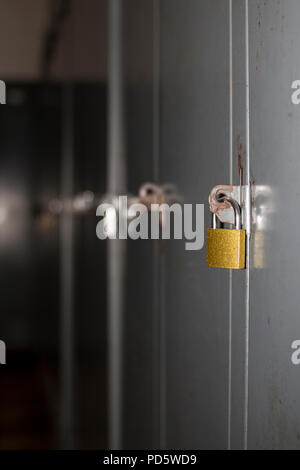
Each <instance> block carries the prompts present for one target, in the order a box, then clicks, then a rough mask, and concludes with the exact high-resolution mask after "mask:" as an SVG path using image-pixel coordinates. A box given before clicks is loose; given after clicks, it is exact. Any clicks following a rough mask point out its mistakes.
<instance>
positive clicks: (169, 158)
mask: <svg viewBox="0 0 300 470" xmlns="http://www.w3.org/2000/svg"><path fill="white" fill-rule="evenodd" d="M224 18H226V19H228V21H224ZM160 69H161V127H160V135H161V153H160V175H161V178H162V180H163V181H171V182H172V183H174V184H176V186H177V187H178V190H179V192H180V193H181V194H182V196H183V198H184V201H185V202H192V203H206V201H207V195H208V194H209V191H210V189H211V187H213V186H214V185H215V184H216V181H228V172H229V169H228V162H229V151H228V149H229V148H230V145H229V126H228V116H229V115H230V103H229V98H228V93H227V90H228V89H229V3H228V2H223V1H218V0H217V1H214V2H213V3H212V2H211V1H206V0H204V1H201V2H199V0H187V1H186V0H184V1H183V0H164V1H162V2H161V67H160ZM224 90H226V92H224ZM216 136H217V138H216ZM208 155H213V156H214V157H213V158H210V157H209V158H208ZM209 224H210V214H209V211H208V209H207V211H206V226H209ZM162 256H163V257H164V263H165V266H164V268H165V269H164V270H165V276H164V278H163V283H162V280H161V285H162V289H163V291H164V297H165V302H164V309H165V318H166V329H165V332H166V361H165V369H164V376H165V394H166V417H165V419H166V437H165V445H166V447H167V448H171V449H172V448H173V449H177V448H200V449H201V448H204V449H210V448H226V447H227V439H228V424H227V421H228V371H229V370H228V356H227V354H224V351H227V350H228V340H229V323H228V321H229V320H228V304H229V288H228V286H229V276H228V273H227V272H226V271H213V272H209V271H208V269H207V268H206V266H205V264H206V263H205V249H204V250H202V251H200V252H197V253H194V254H190V253H188V252H186V251H185V250H184V246H183V245H182V244H181V242H180V241H169V242H167V243H166V247H165V252H164V254H163V255H162ZM208 292H211V293H212V292H213V294H212V295H207V293H208ZM208 358H209V359H208Z"/></svg>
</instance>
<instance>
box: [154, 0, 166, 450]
mask: <svg viewBox="0 0 300 470" xmlns="http://www.w3.org/2000/svg"><path fill="white" fill-rule="evenodd" d="M160 47H161V41H160V0H153V174H154V180H155V183H159V182H160V170H159V162H160V59H161V57H160V56H161V54H160ZM154 272H155V283H154V291H155V300H154V312H153V334H154V337H155V339H153V343H154V344H153V346H154V348H155V353H154V361H155V364H156V365H155V369H156V373H155V380H154V382H155V383H154V388H155V397H156V405H155V409H156V413H155V417H154V420H153V421H154V423H153V429H154V436H153V441H154V442H158V443H159V448H160V449H163V448H164V447H165V427H166V424H165V311H164V298H163V289H162V286H163V285H164V283H163V273H164V272H163V259H162V258H161V255H160V254H159V251H158V246H157V244H156V246H154ZM155 430H156V431H158V432H155ZM157 434H158V438H157ZM155 447H156V446H155Z"/></svg>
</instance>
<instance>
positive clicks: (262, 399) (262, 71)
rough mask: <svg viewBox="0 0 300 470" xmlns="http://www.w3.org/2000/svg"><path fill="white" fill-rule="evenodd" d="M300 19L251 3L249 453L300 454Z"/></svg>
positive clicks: (282, 5)
mask: <svg viewBox="0 0 300 470" xmlns="http://www.w3.org/2000/svg"><path fill="white" fill-rule="evenodd" d="M299 16H300V2H299V1H297V0H280V1H275V0H271V1H268V2H263V1H254V2H252V1H251V2H249V23H250V25H251V28H250V59H251V61H250V96H251V105H250V137H251V148H252V153H251V170H252V173H253V178H254V180H255V184H256V185H257V186H260V190H259V191H257V193H256V196H255V200H254V206H255V212H256V227H255V230H254V236H253V238H252V241H251V255H252V261H251V271H250V315H251V317H250V350H249V426H248V447H249V448H250V449H252V448H256V449H261V448H264V449H269V448H272V449H299V448H300V435H299V428H300V400H299V369H298V366H295V365H293V364H292V362H291V355H292V349H291V344H292V342H293V341H294V340H296V339H298V338H299V335H300V328H299V300H300V297H299V272H300V250H299V235H298V233H299V221H298V218H297V214H298V198H299V195H298V190H297V188H298V185H299V174H300V160H299V118H300V108H299V106H297V105H294V104H292V100H291V95H292V93H293V90H292V88H291V86H292V82H293V81H294V80H296V79H298V78H299V74H300V56H299V39H300V30H299ZM291 220H293V224H292V226H291V222H290V221H291ZM255 260H256V262H258V261H260V263H259V264H260V268H259V269H257V268H256V266H257V264H256V265H255Z"/></svg>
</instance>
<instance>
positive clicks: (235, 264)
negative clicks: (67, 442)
mask: <svg viewBox="0 0 300 470" xmlns="http://www.w3.org/2000/svg"><path fill="white" fill-rule="evenodd" d="M245 265H246V231H245V230H223V229H208V230H207V266H208V267H210V268H223V269H245Z"/></svg>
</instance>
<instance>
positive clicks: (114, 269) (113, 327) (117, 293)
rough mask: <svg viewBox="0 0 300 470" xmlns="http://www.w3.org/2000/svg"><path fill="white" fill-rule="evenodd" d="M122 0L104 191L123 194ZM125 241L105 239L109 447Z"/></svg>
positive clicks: (115, 7)
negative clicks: (106, 252) (105, 188)
mask: <svg viewBox="0 0 300 470" xmlns="http://www.w3.org/2000/svg"><path fill="white" fill-rule="evenodd" d="M122 7H123V0H110V2H109V58H110V63H109V94H108V171H107V180H108V188H107V189H108V193H109V194H111V195H114V194H122V192H123V193H124V194H126V163H125V139H124V135H125V130H124V82H123V53H122V44H123V39H122V34H123V33H122V32H123V27H122V22H123V14H122V12H123V8H122ZM125 256H126V244H125V242H124V240H109V241H108V268H107V275H108V351H109V353H108V354H109V365H108V371H109V446H110V448H111V449H121V448H122V391H123V384H122V381H123V377H122V371H123V361H122V358H123V351H122V348H123V304H124V279H125V277H124V271H125Z"/></svg>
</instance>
